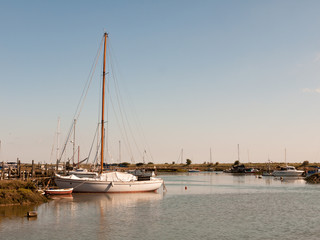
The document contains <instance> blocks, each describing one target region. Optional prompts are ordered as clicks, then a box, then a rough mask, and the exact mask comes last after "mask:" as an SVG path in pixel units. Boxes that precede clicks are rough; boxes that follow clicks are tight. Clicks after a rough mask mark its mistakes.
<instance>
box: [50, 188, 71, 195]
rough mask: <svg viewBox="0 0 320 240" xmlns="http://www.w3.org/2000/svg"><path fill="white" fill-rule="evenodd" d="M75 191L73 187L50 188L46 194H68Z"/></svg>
mask: <svg viewBox="0 0 320 240" xmlns="http://www.w3.org/2000/svg"><path fill="white" fill-rule="evenodd" d="M72 191H73V188H49V189H47V190H45V191H44V192H45V194H48V195H67V194H71V193H72Z"/></svg>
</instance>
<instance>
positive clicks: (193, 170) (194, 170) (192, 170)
mask: <svg viewBox="0 0 320 240" xmlns="http://www.w3.org/2000/svg"><path fill="white" fill-rule="evenodd" d="M188 172H200V170H198V169H189V170H188Z"/></svg>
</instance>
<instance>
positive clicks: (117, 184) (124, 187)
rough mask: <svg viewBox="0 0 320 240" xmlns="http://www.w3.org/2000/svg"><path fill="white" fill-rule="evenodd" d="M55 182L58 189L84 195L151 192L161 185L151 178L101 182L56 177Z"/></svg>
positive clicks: (98, 180)
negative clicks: (70, 190) (70, 189)
mask: <svg viewBox="0 0 320 240" xmlns="http://www.w3.org/2000/svg"><path fill="white" fill-rule="evenodd" d="M55 182H56V184H57V186H58V187H59V188H67V187H68V188H71V187H72V188H73V192H86V193H90V192H91V193H130V192H152V191H156V190H157V189H159V188H160V187H161V185H162V184H163V180H162V179H159V178H153V179H151V180H148V181H102V180H100V179H89V178H79V179H73V178H72V177H70V176H65V177H64V176H60V175H56V177H55Z"/></svg>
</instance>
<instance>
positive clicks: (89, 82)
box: [58, 39, 103, 162]
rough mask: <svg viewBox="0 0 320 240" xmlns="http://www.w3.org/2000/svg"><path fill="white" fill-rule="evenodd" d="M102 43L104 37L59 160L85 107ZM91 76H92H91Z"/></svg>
mask: <svg viewBox="0 0 320 240" xmlns="http://www.w3.org/2000/svg"><path fill="white" fill-rule="evenodd" d="M102 43H103V39H102V40H101V42H100V47H99V49H98V52H97V54H96V56H95V61H94V62H93V64H92V67H91V70H90V73H89V76H88V79H87V81H86V83H85V87H84V89H83V91H82V94H81V97H80V100H79V103H78V106H77V108H76V111H75V113H74V116H73V119H72V124H71V128H70V131H69V134H68V135H67V138H66V141H65V144H64V147H63V150H62V152H61V154H60V158H59V160H58V162H60V161H61V159H62V156H63V154H64V151H65V150H66V145H67V143H68V141H69V138H70V136H71V131H72V128H73V125H74V119H78V118H79V115H80V113H81V110H82V108H83V104H84V100H85V98H86V96H87V93H88V90H89V87H90V85H91V82H92V78H93V75H94V72H95V69H96V65H97V62H98V59H99V56H100V52H101V48H102ZM90 76H91V77H90ZM79 108H80V110H79ZM77 113H78V115H77ZM76 115H77V117H76Z"/></svg>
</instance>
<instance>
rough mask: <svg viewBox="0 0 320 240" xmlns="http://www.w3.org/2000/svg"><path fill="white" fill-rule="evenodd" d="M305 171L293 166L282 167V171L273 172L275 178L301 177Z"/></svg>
mask: <svg viewBox="0 0 320 240" xmlns="http://www.w3.org/2000/svg"><path fill="white" fill-rule="evenodd" d="M303 173H304V171H302V170H297V169H296V168H295V167H293V166H285V167H281V169H280V170H275V171H273V176H275V177H300V176H302V174H303Z"/></svg>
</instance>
